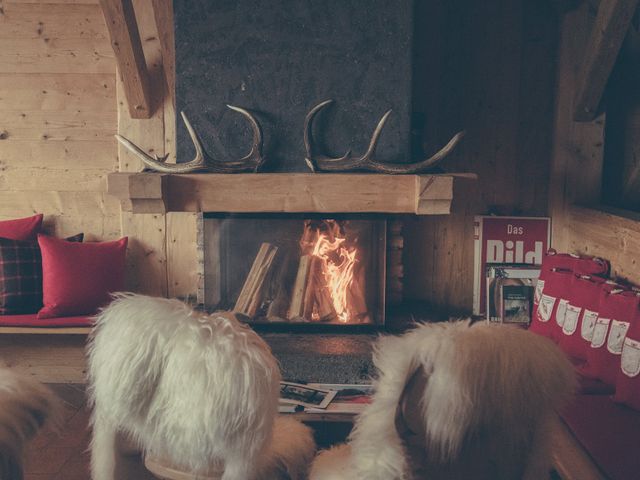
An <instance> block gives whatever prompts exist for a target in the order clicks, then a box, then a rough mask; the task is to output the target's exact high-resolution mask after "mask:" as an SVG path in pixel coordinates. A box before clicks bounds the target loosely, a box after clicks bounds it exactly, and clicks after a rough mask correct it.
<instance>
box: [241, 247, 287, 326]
mask: <svg viewBox="0 0 640 480" xmlns="http://www.w3.org/2000/svg"><path fill="white" fill-rule="evenodd" d="M277 252H278V247H276V246H275V245H271V244H270V243H266V242H265V243H263V244H262V245H260V250H258V254H257V255H256V258H255V260H254V261H253V265H252V266H251V270H250V271H249V275H247V278H246V280H245V282H244V285H243V287H242V290H241V291H240V295H239V296H238V299H237V300H236V305H235V307H234V309H233V310H234V311H235V312H238V313H242V314H244V315H247V316H248V317H251V318H253V317H254V316H255V314H256V312H257V311H258V308H259V307H260V305H261V303H262V297H263V291H264V285H265V279H266V278H267V277H268V275H269V272H270V270H271V268H272V266H273V261H274V258H275V256H276V253H277Z"/></svg>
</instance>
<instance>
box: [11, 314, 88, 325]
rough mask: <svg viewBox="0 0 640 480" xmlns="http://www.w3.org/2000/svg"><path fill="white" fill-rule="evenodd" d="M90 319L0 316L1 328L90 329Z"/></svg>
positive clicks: (34, 315) (83, 317)
mask: <svg viewBox="0 0 640 480" xmlns="http://www.w3.org/2000/svg"><path fill="white" fill-rule="evenodd" d="M92 325H93V319H92V318H91V317H86V316H82V317H57V318H43V319H39V318H38V317H37V315H36V314H35V313H31V314H28V315H0V326H2V327H90V326H92Z"/></svg>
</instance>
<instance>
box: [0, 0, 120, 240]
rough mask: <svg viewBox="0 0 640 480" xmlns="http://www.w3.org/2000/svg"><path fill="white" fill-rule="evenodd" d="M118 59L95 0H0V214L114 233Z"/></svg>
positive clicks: (56, 228)
mask: <svg viewBox="0 0 640 480" xmlns="http://www.w3.org/2000/svg"><path fill="white" fill-rule="evenodd" d="M115 79H116V77H115V61H114V58H113V51H112V50H111V46H110V44H109V38H108V35H107V30H106V27H105V24H104V20H103V17H102V12H101V10H100V7H99V6H98V5H97V1H94V0H47V1H46V2H45V1H37V0H31V1H29V0H0V219H8V218H15V217H20V216H28V215H32V214H34V213H36V212H42V213H44V214H45V225H46V229H47V230H48V231H49V232H51V233H53V234H56V235H59V236H67V235H72V234H75V233H78V232H81V231H82V232H85V235H86V238H87V239H88V240H102V239H112V238H117V237H118V236H119V235H120V209H119V205H118V202H117V201H116V200H115V199H113V198H111V197H109V196H107V195H106V193H105V189H106V180H105V175H106V174H107V173H108V172H112V171H115V170H116V169H117V166H118V160H117V150H116V143H115V139H114V138H113V134H114V133H116V120H117V112H116V84H115Z"/></svg>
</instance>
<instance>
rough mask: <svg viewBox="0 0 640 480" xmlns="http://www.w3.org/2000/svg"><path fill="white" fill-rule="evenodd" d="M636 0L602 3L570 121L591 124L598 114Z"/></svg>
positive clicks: (590, 38)
mask: <svg viewBox="0 0 640 480" xmlns="http://www.w3.org/2000/svg"><path fill="white" fill-rule="evenodd" d="M637 5H638V0H602V1H601V2H600V7H599V8H598V15H597V17H596V21H595V25H594V26H593V28H592V30H591V35H590V37H589V42H588V43H587V49H586V52H585V57H584V60H583V62H582V68H581V70H580V74H579V76H578V88H577V90H576V95H575V98H574V104H573V105H574V112H573V119H574V120H575V121H577V122H590V121H591V120H593V119H594V118H596V116H597V115H598V113H599V106H600V101H601V99H602V94H603V93H604V89H605V87H606V85H607V80H608V79H609V75H610V74H611V70H612V69H613V65H614V64H615V61H616V58H617V56H618V52H619V51H620V47H621V46H622V42H623V40H624V37H625V36H626V34H627V30H628V29H629V25H630V24H631V19H632V17H633V14H634V12H635V10H636V7H637Z"/></svg>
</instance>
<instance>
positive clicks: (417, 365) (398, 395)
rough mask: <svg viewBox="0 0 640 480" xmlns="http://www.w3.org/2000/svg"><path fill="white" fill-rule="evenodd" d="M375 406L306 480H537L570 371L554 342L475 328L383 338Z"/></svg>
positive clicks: (569, 388)
mask: <svg viewBox="0 0 640 480" xmlns="http://www.w3.org/2000/svg"><path fill="white" fill-rule="evenodd" d="M374 362H375V365H376V367H377V369H378V371H379V378H378V380H377V382H376V393H375V395H374V398H373V401H372V404H371V405H369V406H368V407H367V409H366V410H365V411H364V412H363V413H362V414H361V415H360V417H359V418H358V419H357V421H356V424H355V427H354V430H353V432H352V434H351V436H350V439H349V443H348V444H346V445H342V446H339V447H335V448H334V449H332V450H328V451H324V452H321V453H320V454H319V455H318V457H317V458H316V460H315V461H314V464H313V466H312V468H311V473H310V480H347V479H349V480H400V479H402V480H409V479H429V480H444V479H446V480H466V479H470V478H473V479H475V480H507V479H508V480H523V479H524V480H541V479H544V478H548V476H549V470H550V463H551V462H550V457H549V451H548V446H549V444H548V442H547V439H548V435H547V434H548V433H549V429H550V427H551V426H552V425H553V423H552V422H555V421H557V410H558V409H560V408H561V407H562V406H563V405H564V404H565V402H566V401H568V400H569V399H570V397H571V395H572V393H573V389H574V385H575V378H574V369H573V367H572V365H571V363H570V362H569V361H568V360H567V358H566V357H565V356H564V354H563V353H562V352H561V351H560V350H559V349H558V348H557V347H556V346H555V345H554V344H553V343H552V342H551V341H549V340H547V339H545V338H543V337H541V336H538V335H535V334H532V333H530V332H527V331H525V330H522V329H519V328H516V327H511V326H506V325H494V324H489V323H487V322H481V323H475V324H472V323H471V322H470V321H469V320H464V321H455V322H447V323H432V324H425V325H422V326H419V327H417V328H416V329H415V330H413V331H411V332H409V333H407V334H405V335H404V336H401V337H385V338H382V339H381V340H380V341H379V343H378V345H377V348H376V349H375V354H374Z"/></svg>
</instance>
